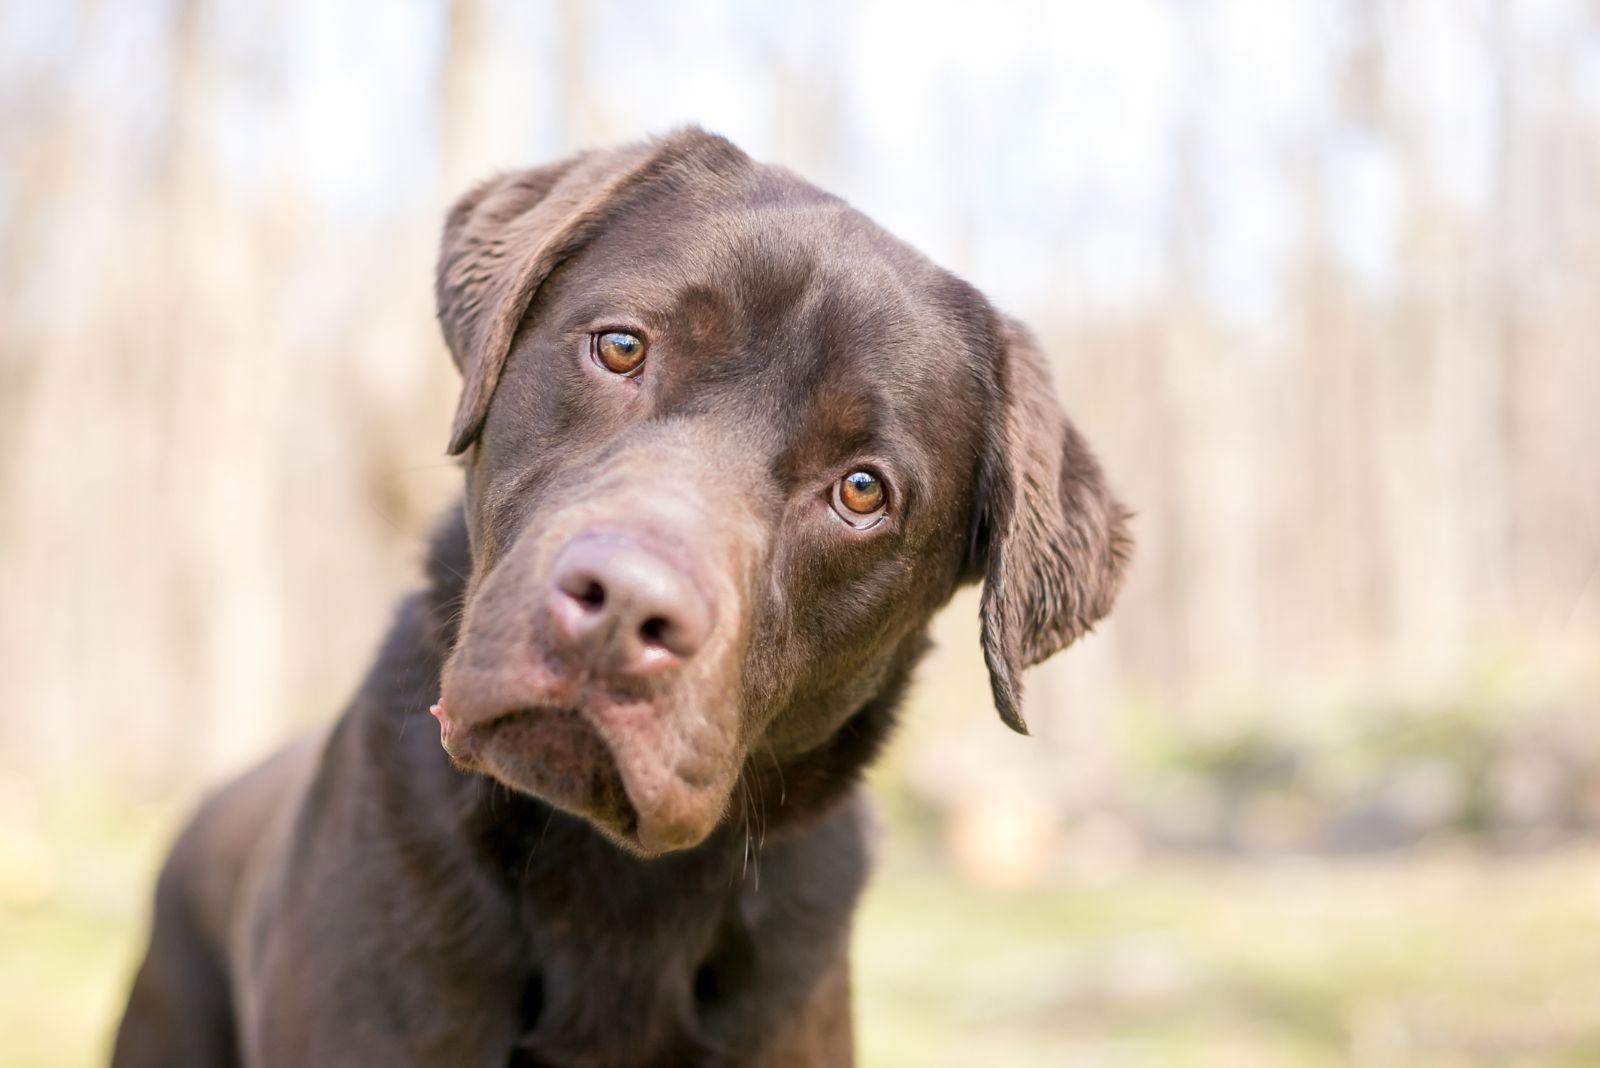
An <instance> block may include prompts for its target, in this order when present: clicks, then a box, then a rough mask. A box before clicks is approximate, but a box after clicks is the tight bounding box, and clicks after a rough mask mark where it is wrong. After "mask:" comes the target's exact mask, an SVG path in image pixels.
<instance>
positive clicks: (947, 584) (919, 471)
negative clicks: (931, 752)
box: [113, 129, 1130, 1068]
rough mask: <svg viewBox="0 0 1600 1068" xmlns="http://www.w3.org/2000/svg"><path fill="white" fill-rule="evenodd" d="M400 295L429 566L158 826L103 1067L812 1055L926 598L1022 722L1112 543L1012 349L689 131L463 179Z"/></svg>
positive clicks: (744, 1061) (842, 208)
mask: <svg viewBox="0 0 1600 1068" xmlns="http://www.w3.org/2000/svg"><path fill="white" fill-rule="evenodd" d="M437 296H438V313H439V320H440V323H441V324H442V326H443V331H444V336H445V339H446V341H447V342H448V345H449V348H450V352H451V354H452V355H453V356H454V358H455V361H456V363H457V364H458V365H459V367H460V370H461V373H462V376H463V379H464V386H463V389H462V393H461V400H460V405H459V408H458V409H457V412H456V416H455V423H454V426H453V428H452V430H451V435H450V444H449V451H450V452H451V453H452V454H455V455H458V456H460V457H461V463H462V467H463V470H464V472H465V479H466V490H465V494H464V499H463V502H462V504H461V505H460V506H459V507H458V508H456V509H455V510H453V511H452V513H451V514H450V515H449V516H448V518H447V520H446V521H445V523H444V524H443V525H442V527H441V529H440V531H439V533H438V534H437V535H436V537H435V539H434V542H433V547H432V552H431V556H430V560H429V566H428V577H429V583H428V585H427V587H426V588H425V590H424V591H422V592H419V593H417V594H415V595H413V596H412V597H411V598H410V599H409V600H407V601H405V602H404V604H403V605H402V606H401V608H400V610H399V613H398V618H397V619H396V621H395V623H394V625H393V629H392V630H391V631H390V633H389V636H388V638H387V640H386V641H385V643H384V645H383V648H382V651H381V652H380V653H379V655H378V659H377V663H376V665H375V666H374V667H373V669H372V672H371V674H370V675H369V676H368V677H367V679H366V682H365V683H364V684H363V685H362V687H361V689H360V691H359V692H358V693H357V695H356V697H355V699H354V700H353V701H352V703H351V704H350V706H349V708H348V709H346V711H345V712H344V714H343V716H342V717H341V718H340V719H339V720H338V721H337V722H336V723H335V724H334V725H333V727H332V728H331V730H329V731H328V732H327V733H326V734H325V735H323V736H321V737H320V738H317V739H314V740H312V741H308V742H305V743H302V744H300V745H299V746H297V747H295V748H293V749H290V750H288V751H286V752H284V753H282V754H280V755H278V756H277V757H275V758H273V759H272V760H271V761H270V762H268V763H267V764H265V765H263V766H262V767H260V768H258V769H257V770H255V771H254V772H251V773H250V774H248V775H246V776H245V777H243V778H242V779H240V780H238V781H237V782H235V783H233V784H232V785H230V786H227V787H226V788H224V789H223V790H222V791H221V792H220V793H218V794H216V795H215V796H213V797H212V798H211V799H210V800H209V801H208V802H206V804H205V805H204V806H203V807H202V809H201V810H200V812H199V814H198V815H197V816H196V817H195V818H194V819H193V821H192V822H191V823H190V825H189V826H188V828H187V829H186V830H185V831H184V832H183V834H182V835H181V837H180V839H179V840H178V842H177V844H176V846H175V847H174V849H173V851H172V855H171V857H170V859H169V860H168V862H167V865H166V868H165V870H164V871H163V873H162V875H161V879H160V882H159V885H158V887H157V890H156V900H155V914H154V923H153V930H152V934H151V941H150V946H149V950H148V955H147V956H146V958H145V960H144V962H143V965H142V966H141V968H140V969H139V972H138V975H137V978H136V979H135V982H134V985H133V991H132V995H131V998H130V1000H129V1004H128V1007H127V1011H126V1015H125V1017H124V1019H123V1021H122V1026H121V1030H120V1032H119V1033H118V1035H117V1040H116V1047H115V1052H114V1055H113V1064H114V1065H116V1066H118V1068H142V1066H151V1068H154V1066H157V1065H159V1066H162V1068H171V1066H174V1065H177V1066H196V1068H199V1066H204V1068H219V1066H225V1065H248V1066H252V1068H264V1066H284V1065H360V1066H373V1065H383V1066H386V1068H397V1066H403V1065H471V1066H484V1068H488V1066H502V1065H508V1064H513V1065H527V1066H531V1065H541V1066H549V1068H632V1066H640V1068H643V1066H676V1065H763V1066H794V1065H826V1066H829V1068H836V1066H839V1065H847V1064H849V1063H851V1061H852V1052H851V1048H852V1047H851V1025H850V995H849V984H848V969H847V963H846V955H847V944H848V941H849V935H850V921H851V913H852V911H853V909H854V907H855V904H856V899H857V896H858V894H859V892H860V890H861V886H862V883H863V880H864V878H865V875H866V870H867V863H868V845H867V839H868V834H867V829H866V826H865V820H864V816H863V801H862V799H861V796H860V791H859V788H858V785H857V784H858V780H859V778H860V774H861V771H862V769H863V768H864V767H865V765H866V764H867V763H868V762H869V761H870V760H871V759H872V758H873V755H874V754H875V753H876V752H877V750H878V749H879V747H880V746H881V745H882V743H883V741H884V738H885V736H886V735H887V734H888V733H889V730H890V728H891V726H892V724H893V722H894V718H895V710H896V707H897V706H898V705H899V703H900V700H901V697H902V695H903V693H904V691H905V688H906V682H907V678H908V676H909V674H910V672H911V669H912V666H913V665H914V664H915V663H916V661H917V660H918V658H919V657H920V656H921V655H922V652H923V650H924V649H925V648H926V646H927V641H926V638H925V632H926V630H927V626H928V621H929V617H930V616H932V614H933V613H934V611H935V610H937V609H938V608H939V607H940V606H941V605H943V604H944V603H945V602H946V601H947V600H948V599H949V597H950V595H951V593H952V592H953V591H954V590H955V589H956V588H957V587H958V586H960V585H962V584H963V583H966V582H977V581H981V582H982V583H983V595H982V608H981V613H982V634H983V653H984V659H985V660H986V662H987V664H988V669H989V672H990V674H991V676H992V681H993V690H994V700H995V704H996V705H997V706H998V708H999V712H1000V716H1001V718H1002V719H1003V720H1004V721H1005V722H1006V723H1008V724H1010V725H1011V726H1012V727H1013V728H1015V729H1016V730H1019V731H1021V730H1024V729H1025V728H1024V725H1023V721H1022V715H1021V692H1020V678H1021V673H1022V670H1023V668H1025V667H1027V666H1028V665H1030V664H1033V663H1035V662H1037V661H1039V660H1041V659H1043V658H1044V657H1047V656H1049V655H1050V654H1052V653H1054V652H1056V651H1057V650H1059V649H1061V648H1063V647H1064V646H1066V645H1067V644H1068V643H1070V642H1071V641H1073V640H1074V639H1075V638H1077V637H1078V636H1079V635H1081V634H1083V633H1084V632H1085V631H1086V630H1087V629H1088V628H1089V627H1090V625H1091V624H1093V623H1094V622H1095V621H1096V620H1097V619H1099V618H1100V617H1101V616H1102V615H1104V614H1105V613H1106V611H1107V610H1108V609H1109V608H1110V607H1111V602H1112V598H1113V597H1114V595H1115V593H1116V590H1117V586H1118V583H1119V580H1120V577H1121V574H1122V571H1123V567H1124V563H1125V561H1126V560H1127V557H1128V554H1129V549H1130V541H1129V539H1128V536H1127V533H1126V530H1125V514H1124V512H1123V509H1122V508H1121V506H1120V505H1119V504H1118V503H1117V501H1116V500H1115V499H1114V498H1113V496H1112V495H1111V493H1110V492H1109V491H1108V489H1107V488H1106V485H1105V482H1104V481H1103V479H1102V477H1101V473H1100V468H1099V466H1098V465H1097V464H1096V462H1095V459H1094V457H1093V455H1092V454H1091V453H1090V451H1089V449H1088V447H1087V446H1086V445H1085V444H1084V442H1083V440H1082V439H1081V438H1080V437H1079V435H1078V433H1077V432H1076V431H1075V430H1074V429H1073V427H1072V424H1071V423H1069V422H1068V421H1067V420H1066V418H1065V417H1064V416H1063V415H1062V412H1061V410H1060V407H1059V405H1058V402H1057V400H1056V398H1055V394H1054V393H1053V391H1052V388H1051V385H1050V379H1049V376H1048V374H1047V372H1046V367H1045V361H1044V360H1043V358H1042V357H1041V355H1040V353H1039V350H1038V348H1037V347H1036V345H1035V342H1034V340H1033V339H1032V337H1030V335H1029V334H1028V333H1027V331H1025V330H1024V329H1023V328H1022V327H1021V326H1019V325H1017V324H1016V323H1014V322H1012V321H1010V320H1008V319H1006V318H1004V317H1003V316H1001V315H1000V314H999V313H997V312H996V311H995V310H994V309H993V308H992V307H991V306H990V305H989V303H988V302H987V301H986V300H985V299H984V298H983V297H982V296H981V295H980V294H979V293H978V292H977V291H975V290H974V289H973V288H972V287H971V286H969V285H967V284H966V283H964V282H962V281H961V280H959V279H957V278H955V277H954V276H952V275H951V274H949V273H947V272H946V271H943V270H941V269H940V268H938V267H936V266H934V265H933V264H932V263H930V262H928V261H927V260H926V259H924V258H923V257H922V256H921V255H919V254H918V253H916V252H915V251H913V250H912V249H910V248H908V247H907V246H906V245H904V244H902V243H901V242H899V241H897V240H895V239H894V238H892V237H890V236H889V235H888V234H886V233H884V232H883V231H882V230H880V229H879V228H878V227H877V226H875V225H873V224H872V223H871V222H870V221H868V220H867V219H866V218H864V217H862V216H861V215H860V214H859V213H858V212H856V211H853V210H852V209H851V208H850V207H849V206H848V205H846V204H845V203H844V202H843V201H841V200H839V199H837V198H836V197H833V196H829V195H828V194H826V193H823V192H821V191H820V190H818V189H816V188H814V187H813V186H811V185H809V184H807V183H806V182H804V181H802V180H801V179H799V178H797V177H795V176H794V175H793V174H790V173H789V172H787V171H785V170H782V169H780V168H777V167H771V166H763V165H760V164H757V163H754V162H752V161H751V160H750V159H749V158H748V157H747V156H745V155H744V154H743V153H742V152H740V151H739V150H738V149H737V148H735V147H734V146H732V145H731V144H729V143H728V142H727V141H724V140H722V139H721V138H718V137H715V136H712V135H709V134H706V133H704V132H701V131H699V130H694V129H690V130H686V131H681V132H679V133H676V134H674V135H672V136H669V137H666V138H663V139H660V140H654V141H650V142H647V143H643V144H636V145H631V146H628V147H624V148H620V149H616V150H613V151H600V152H589V153H585V154H582V155H579V156H577V157H575V158H573V159H569V160H566V161H564V162H561V163H557V164H554V165H552V166H548V167H542V168H538V169H535V170H529V171H522V172H518V173H513V174H507V175H504V176H502V177H499V178H495V179H492V180H490V181H488V182H486V183H484V184H483V185H480V186H479V187H477V188H476V189H474V190H472V191H471V192H469V193H468V194H467V195H466V196H465V197H463V198H462V199H461V200H460V201H459V202H458V203H457V204H456V205H455V206H454V208H453V209H452V210H451V212H450V214H449V218H448V220H447V222H446V224H445V231H444V240H443V248H442V252H441V256H440V261H439V270H438V286H437ZM430 711H431V712H432V714H433V716H434V718H435V719H437V727H436V726H435V723H434V720H433V719H430V718H429V716H428V714H429V712H430Z"/></svg>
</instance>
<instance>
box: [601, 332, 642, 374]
mask: <svg viewBox="0 0 1600 1068" xmlns="http://www.w3.org/2000/svg"><path fill="white" fill-rule="evenodd" d="M594 358H595V359H596V360H597V361H599V363H600V366H601V367H604V368H605V369H606V370H607V371H610V372H611V373H612V374H618V375H631V374H633V373H634V372H635V371H637V370H638V369H639V367H640V366H641V365H642V364H643V363H644V341H643V339H641V338H638V337H635V336H634V335H633V334H628V333H624V332H623V331H621V330H608V331H607V332H605V333H604V334H596V335H595V339H594Z"/></svg>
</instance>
